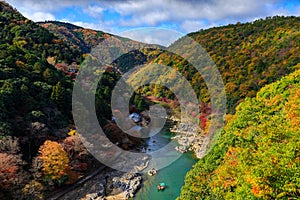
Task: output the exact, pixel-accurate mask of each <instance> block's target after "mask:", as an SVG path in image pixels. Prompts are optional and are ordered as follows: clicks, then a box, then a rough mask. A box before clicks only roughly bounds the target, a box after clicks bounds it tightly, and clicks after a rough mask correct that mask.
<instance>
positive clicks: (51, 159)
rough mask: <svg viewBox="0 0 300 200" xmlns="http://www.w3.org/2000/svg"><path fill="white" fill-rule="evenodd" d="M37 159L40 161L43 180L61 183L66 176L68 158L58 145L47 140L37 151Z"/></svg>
mask: <svg viewBox="0 0 300 200" xmlns="http://www.w3.org/2000/svg"><path fill="white" fill-rule="evenodd" d="M39 154H40V155H39V157H38V159H39V160H41V161H42V169H41V171H42V173H43V176H44V178H46V179H50V180H53V181H61V179H62V178H63V177H66V176H67V170H68V168H69V158H68V155H67V153H66V152H65V151H64V149H63V148H62V147H61V146H60V144H59V143H57V142H54V141H50V140H47V141H45V143H44V144H43V145H42V146H41V147H40V149H39Z"/></svg>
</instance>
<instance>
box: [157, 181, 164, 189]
mask: <svg viewBox="0 0 300 200" xmlns="http://www.w3.org/2000/svg"><path fill="white" fill-rule="evenodd" d="M165 188H166V183H165V182H162V183H160V184H158V185H157V189H158V191H159V190H164V189H165Z"/></svg>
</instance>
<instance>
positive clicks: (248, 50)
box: [153, 17, 300, 112]
mask: <svg viewBox="0 0 300 200" xmlns="http://www.w3.org/2000/svg"><path fill="white" fill-rule="evenodd" d="M299 27H300V17H272V18H267V19H264V20H263V19H260V20H256V21H254V22H249V23H245V24H241V23H238V24H236V25H228V26H222V27H217V28H210V29H207V30H201V31H199V32H194V33H190V34H188V36H189V37H191V38H193V39H194V40H196V41H197V42H198V43H199V44H200V45H201V46H202V47H203V48H204V49H206V51H207V52H208V54H209V55H210V56H211V58H212V59H213V60H214V62H215V63H216V66H217V67H218V69H219V71H220V73H221V75H222V78H223V81H224V83H225V89H226V95H227V105H228V106H227V107H228V111H229V112H232V111H234V107H235V106H236V105H237V102H239V100H241V99H243V98H245V97H253V96H255V94H256V92H257V91H258V90H259V89H260V88H261V87H262V86H264V85H265V84H268V83H272V82H273V81H275V80H277V79H279V78H280V77H282V76H284V75H286V74H288V73H290V72H292V71H294V70H295V67H294V66H295V65H296V64H297V63H299V62H300V51H299V48H300V37H299V36H300V30H299ZM180 40H181V39H179V40H178V41H177V42H175V44H176V43H179V42H180ZM194 49H195V48H193V47H192V46H191V47H190V53H193V50H194ZM186 54H187V55H188V54H189V52H186ZM153 62H158V63H162V64H166V65H171V66H174V67H175V68H176V69H177V70H178V71H180V72H181V73H182V74H184V75H185V77H186V78H188V79H189V80H190V81H191V84H192V85H193V87H194V89H195V90H196V93H197V94H198V95H199V98H200V100H202V101H204V102H206V103H207V102H209V94H208V92H207V89H206V85H205V83H204V82H203V81H202V78H201V74H199V73H198V72H196V71H195V69H194V68H193V67H191V66H190V65H188V63H187V62H186V61H185V60H182V59H180V58H178V57H177V56H175V55H171V54H170V53H168V52H165V53H162V54H160V55H159V56H158V57H157V58H155V59H154V60H153Z"/></svg>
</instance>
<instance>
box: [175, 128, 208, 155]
mask: <svg viewBox="0 0 300 200" xmlns="http://www.w3.org/2000/svg"><path fill="white" fill-rule="evenodd" d="M170 130H171V132H174V133H176V136H174V137H172V139H174V140H176V141H177V142H178V144H179V145H178V146H177V147H175V149H176V150H177V151H179V152H180V153H185V152H187V151H194V152H195V154H196V156H197V158H201V157H203V155H204V152H205V148H204V145H205V144H206V140H207V138H206V137H205V136H204V135H202V134H199V133H197V132H198V127H196V126H195V125H194V124H185V123H178V124H176V125H175V126H174V127H173V128H171V129H170Z"/></svg>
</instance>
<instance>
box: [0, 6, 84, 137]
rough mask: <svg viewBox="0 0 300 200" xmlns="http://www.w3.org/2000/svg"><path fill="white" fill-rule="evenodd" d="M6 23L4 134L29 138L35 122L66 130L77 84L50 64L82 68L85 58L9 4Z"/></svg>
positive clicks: (3, 14)
mask: <svg viewBox="0 0 300 200" xmlns="http://www.w3.org/2000/svg"><path fill="white" fill-rule="evenodd" d="M0 18H1V22H0V32H1V33H0V35H1V38H0V42H1V46H0V66H1V68H0V74H1V76H0V77H1V80H0V87H1V92H0V93H1V94H0V106H1V116H0V123H1V124H0V134H1V135H2V136H3V135H15V136H16V135H26V134H28V131H29V132H30V127H31V125H30V122H35V121H37V122H42V123H45V124H47V125H51V126H52V127H54V128H61V127H63V126H65V122H68V121H67V120H68V118H70V114H71V113H70V104H71V102H70V98H66V97H68V96H70V95H71V91H72V83H71V80H70V79H69V78H68V77H66V76H64V75H63V74H62V73H61V72H59V71H57V70H56V69H55V68H54V66H52V65H51V64H49V63H48V61H47V60H49V59H50V60H51V59H53V58H55V60H56V62H57V63H58V62H64V63H67V64H71V63H73V62H75V63H78V62H79V60H80V57H81V53H80V52H78V51H76V50H74V49H72V48H70V47H69V46H68V45H66V44H65V43H63V42H62V41H61V40H59V38H57V37H56V36H54V35H53V34H52V33H50V32H49V31H47V30H46V29H44V28H42V27H40V26H39V25H37V24H35V23H34V22H32V21H30V20H28V19H26V18H24V17H23V16H22V15H20V13H18V12H17V11H15V10H13V9H12V8H11V7H10V6H8V5H6V4H5V3H3V2H1V4H0ZM50 113H51V114H50ZM52 114H54V115H53V116H50V115H52ZM56 114H57V115H56ZM60 123H63V124H60ZM27 129H28V130H27ZM26 130H27V132H26Z"/></svg>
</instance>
